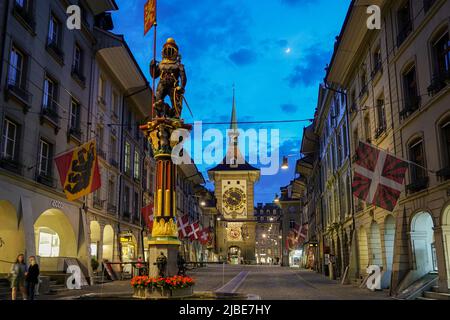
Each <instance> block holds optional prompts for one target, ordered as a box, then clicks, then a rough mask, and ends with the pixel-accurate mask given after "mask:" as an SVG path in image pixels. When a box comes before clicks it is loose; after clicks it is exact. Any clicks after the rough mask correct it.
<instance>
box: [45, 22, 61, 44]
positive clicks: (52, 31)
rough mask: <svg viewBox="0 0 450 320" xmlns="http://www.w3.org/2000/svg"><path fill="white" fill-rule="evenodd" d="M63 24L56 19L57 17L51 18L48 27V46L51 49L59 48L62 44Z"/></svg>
mask: <svg viewBox="0 0 450 320" xmlns="http://www.w3.org/2000/svg"><path fill="white" fill-rule="evenodd" d="M61 30H62V28H61V23H60V22H59V20H58V19H57V18H56V17H55V15H53V14H52V15H51V16H50V22H49V27H48V45H49V46H51V47H55V48H59V47H60V44H61V43H60V42H61Z"/></svg>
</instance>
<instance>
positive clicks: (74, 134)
mask: <svg viewBox="0 0 450 320" xmlns="http://www.w3.org/2000/svg"><path fill="white" fill-rule="evenodd" d="M69 135H70V136H72V137H73V138H75V139H77V140H78V141H81V130H80V128H70V129H69Z"/></svg>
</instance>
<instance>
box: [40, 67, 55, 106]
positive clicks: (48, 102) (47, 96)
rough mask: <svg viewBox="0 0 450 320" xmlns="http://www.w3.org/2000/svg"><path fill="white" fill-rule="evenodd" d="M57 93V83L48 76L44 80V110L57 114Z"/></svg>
mask: <svg viewBox="0 0 450 320" xmlns="http://www.w3.org/2000/svg"><path fill="white" fill-rule="evenodd" d="M56 92H57V84H56V81H54V80H53V79H51V78H50V77H49V76H48V75H46V76H45V79H44V96H43V99H42V107H43V109H51V110H52V111H55V112H56Z"/></svg>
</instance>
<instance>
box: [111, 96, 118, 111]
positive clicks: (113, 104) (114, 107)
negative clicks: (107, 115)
mask: <svg viewBox="0 0 450 320" xmlns="http://www.w3.org/2000/svg"><path fill="white" fill-rule="evenodd" d="M111 99H112V101H111V108H112V113H113V115H114V116H115V117H117V116H118V114H119V95H118V94H117V92H116V91H114V92H113V94H112V97H111Z"/></svg>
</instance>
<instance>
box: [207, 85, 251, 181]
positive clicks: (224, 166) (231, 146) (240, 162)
mask: <svg viewBox="0 0 450 320" xmlns="http://www.w3.org/2000/svg"><path fill="white" fill-rule="evenodd" d="M230 129H231V130H230V132H229V136H230V140H229V142H228V150H227V154H226V155H225V157H224V158H223V160H222V162H221V163H219V164H218V165H217V166H215V167H214V168H212V169H210V170H208V173H209V172H216V171H232V172H235V171H260V169H258V168H256V167H254V166H252V165H250V164H249V163H248V162H247V161H246V160H245V158H244V156H243V155H242V153H241V150H239V146H238V137H239V132H238V131H237V130H238V126H237V116H236V101H235V97H234V89H233V105H232V108H231V121H230ZM227 159H237V164H236V165H232V164H229V163H227Z"/></svg>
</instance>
